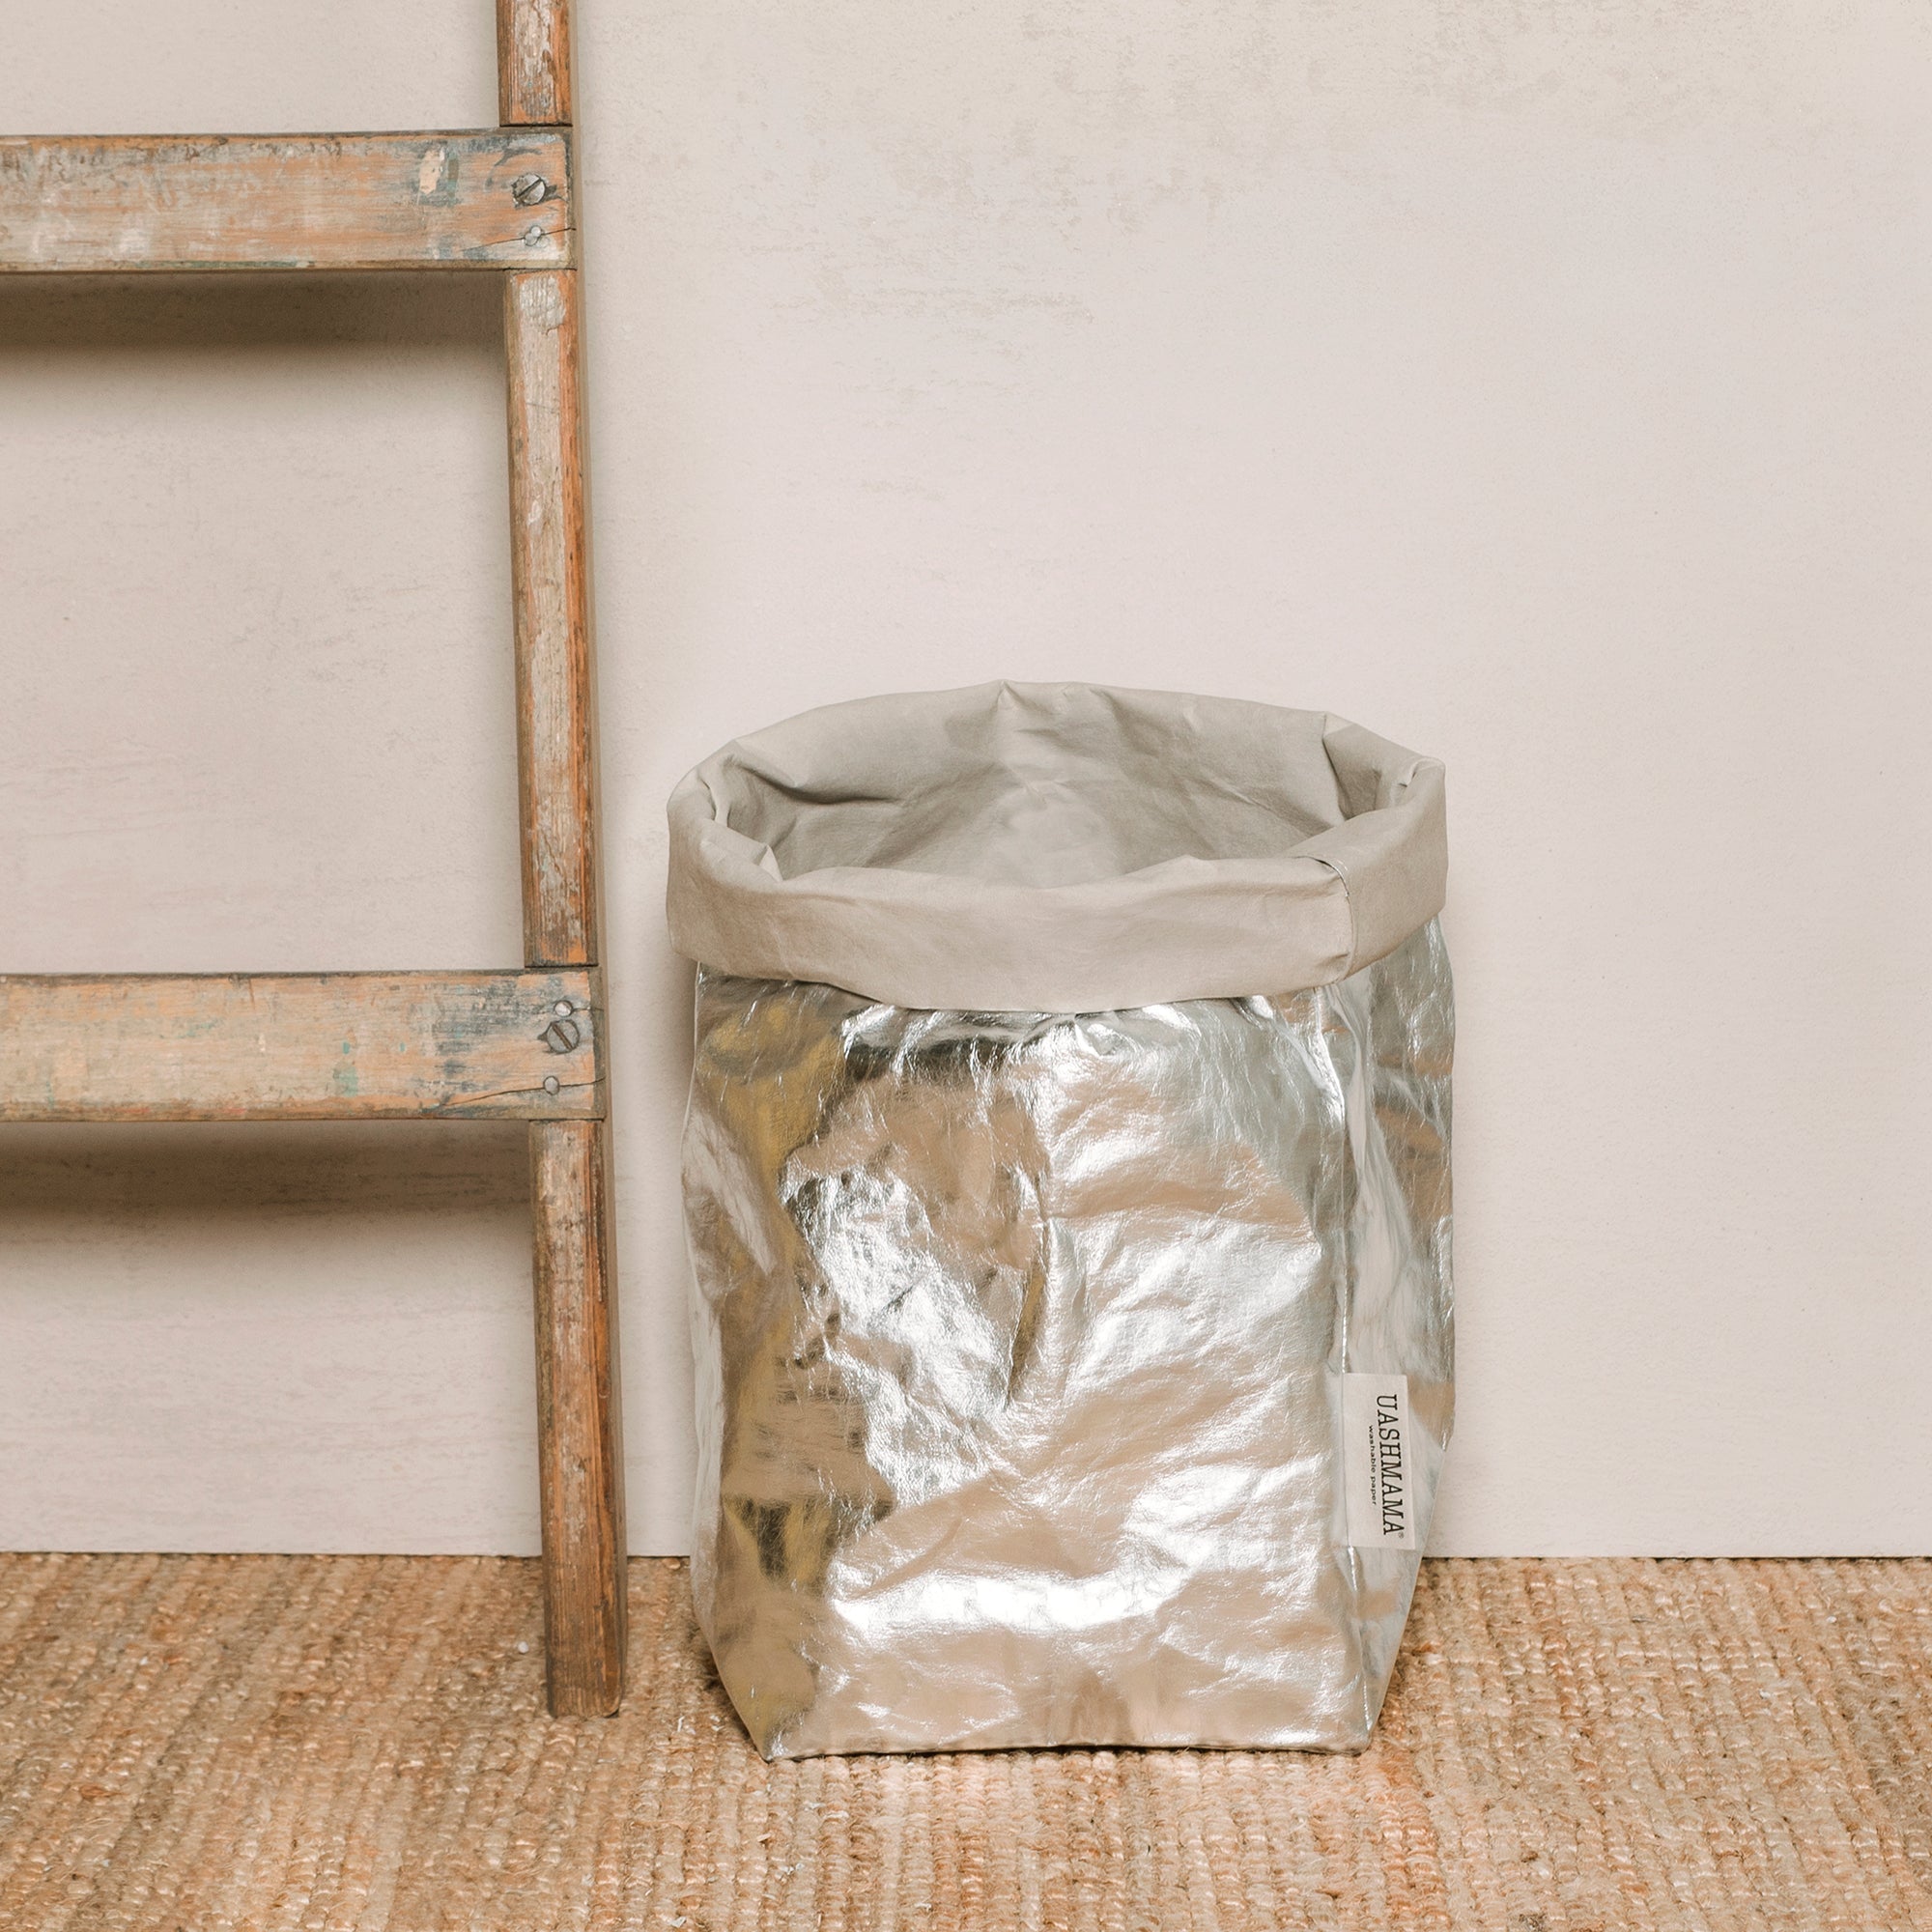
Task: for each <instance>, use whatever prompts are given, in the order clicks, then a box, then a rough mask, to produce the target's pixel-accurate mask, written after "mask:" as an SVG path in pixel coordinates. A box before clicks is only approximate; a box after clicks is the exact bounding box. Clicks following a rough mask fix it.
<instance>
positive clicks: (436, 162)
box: [0, 128, 573, 273]
mask: <svg viewBox="0 0 1932 1932" xmlns="http://www.w3.org/2000/svg"><path fill="white" fill-rule="evenodd" d="M532 180H534V181H537V182H540V183H542V184H543V185H544V188H543V193H542V194H541V195H540V196H538V197H536V198H534V199H533V198H532V197H531V193H530V190H529V188H528V186H527V184H528V183H529V182H531V181H532ZM569 183H570V143H569V135H568V132H567V131H566V130H564V129H560V128H529V129H527V130H523V129H518V128H500V129H499V128H490V129H486V130H482V131H478V132H469V133H450V134H441V133H434V134H315V135H293V134H292V135H218V134H211V135H196V136H188V137H163V136H146V135H138V136H116V137H112V138H108V137H100V136H95V135H66V136H58V137H51V136H48V137H43V136H28V137H24V138H12V139H4V140H0V271H9V270H11V271H14V272H29V273H31V272H36V271H38V272H43V273H49V272H59V273H71V272H74V271H78V270H88V271H92V270H114V271H125V270H136V269H141V270H183V269H327V270H343V269H506V268H511V269H550V268H560V267H562V266H564V265H566V264H568V263H569V262H570V260H571V259H572V240H573V238H572V234H571V201H570V194H569ZM519 184H525V185H524V186H522V187H521V189H520V187H519Z"/></svg>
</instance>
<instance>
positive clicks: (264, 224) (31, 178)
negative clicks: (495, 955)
mask: <svg viewBox="0 0 1932 1932" xmlns="http://www.w3.org/2000/svg"><path fill="white" fill-rule="evenodd" d="M497 69H498V77H499V89H500V112H501V115H502V121H503V125H502V126H501V127H500V128H491V129H487V130H482V131H469V132H460V133H442V134H334V135H291V136H262V137H253V136H250V137H237V136H224V135H210V136H207V137H205V138H203V137H192V138H184V137H168V138H152V139H150V138H145V137H136V138H115V139H105V138H93V137H89V136H70V137H62V138H57V139H41V138H29V139H5V140H0V271H4V270H15V271H19V270H24V271H29V272H32V271H40V272H43V273H72V272H75V271H84V270H98V271H103V272H112V273H119V272H123V271H126V270H164V271H169V272H175V271H179V270H201V269H213V270H239V269H268V270H326V271H327V272H330V273H334V272H339V271H342V270H384V269H391V270H393V269H436V270H472V271H474V270H489V271H494V272H497V273H499V274H501V275H502V277H503V297H504V300H503V318H504V324H503V326H504V334H505V347H506V349H507V351H508V361H509V417H510V530H511V554H512V559H513V582H514V586H515V606H516V608H515V627H516V687H517V707H518V710H517V725H518V731H517V746H518V777H519V789H520V793H521V806H522V821H523V890H524V959H525V967H524V970H523V971H522V972H516V971H510V972H452V973H326V974H315V975H301V974H280V973H277V974H239V975H233V976H222V975H194V976H187V977H167V976H160V975H142V974H132V975H121V976H115V977H107V978H101V977H95V976H84V977H83V976H67V975H62V976H48V975H13V976H0V1121H323V1120H334V1121H341V1120H359V1121H367V1120H448V1121H457V1120H481V1119H489V1120H503V1119H510V1120H523V1121H527V1122H529V1123H530V1178H531V1192H532V1196H533V1213H534V1221H535V1245H536V1254H535V1268H534V1274H535V1286H536V1319H537V1364H538V1368H537V1396H538V1418H539V1419H538V1441H539V1465H540V1476H541V1485H542V1496H543V1578H544V1620H545V1633H546V1640H547V1650H548V1657H549V1673H550V1702H551V1709H552V1710H553V1711H554V1712H555V1713H557V1715H559V1716H594V1715H599V1714H602V1713H606V1712H610V1711H613V1710H615V1709H616V1706H617V1702H618V1699H619V1697H620V1695H621V1694H622V1690H623V1669H624V1512H623V1475H622V1457H621V1452H620V1442H619V1423H618V1414H617V1401H616V1387H615V1345H614V1309H613V1305H612V1304H613V1293H614V1285H613V1282H612V1278H611V1260H610V1245H609V1236H608V1222H609V1205H608V1192H607V1182H606V1175H607V1173H608V1164H607V1158H606V1133H607V1130H608V1122H607V1111H606V1106H605V1039H604V996H603V990H602V985H601V981H600V978H599V975H598V970H597V958H598V951H597V919H598V909H597V890H596V851H595V843H594V787H593V782H592V773H591V762H590V753H591V682H590V638H589V605H588V584H587V582H586V577H585V554H584V541H585V539H584V504H583V459H582V440H581V435H580V428H579V408H580V385H579V372H578V287H577V267H576V260H577V258H576V242H575V222H574V218H573V207H574V203H573V183H572V179H571V131H570V111H571V109H570V40H569V19H568V0H497Z"/></svg>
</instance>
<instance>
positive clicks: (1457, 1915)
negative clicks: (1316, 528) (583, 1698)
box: [0, 1556, 1932, 1932]
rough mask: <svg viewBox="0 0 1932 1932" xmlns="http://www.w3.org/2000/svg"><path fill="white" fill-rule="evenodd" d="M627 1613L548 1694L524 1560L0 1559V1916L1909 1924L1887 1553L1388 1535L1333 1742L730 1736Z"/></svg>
mask: <svg viewBox="0 0 1932 1932" xmlns="http://www.w3.org/2000/svg"><path fill="white" fill-rule="evenodd" d="M632 1616H633V1624H634V1628H635V1632H636V1636H635V1639H634V1645H635V1647H634V1652H633V1660H632V1670H633V1677H632V1690H631V1694H630V1699H629V1702H628V1703H627V1705H626V1707H625V1710H624V1713H623V1715H622V1716H621V1717H620V1718H617V1719H610V1720H603V1721H598V1720H572V1721H562V1722H559V1721H554V1720H552V1719H548V1718H546V1717H544V1716H543V1715H541V1691H542V1656H541V1651H542V1645H541V1639H540V1629H539V1613H538V1605H537V1596H536V1576H535V1571H534V1566H533V1565H530V1564H528V1563H521V1562H509V1561H489V1560H455V1559H442V1558H366V1557H213V1556H192V1557H182V1556H7V1557H0V1925H4V1926H5V1927H7V1928H9V1932H14V1928H18V1932H83V1928H97V1927H117V1928H118V1927H138V1928H141V1932H150V1929H151V1928H152V1929H153V1932H203V1928H211V1932H212V1928H216V1927H246V1928H254V1927H277V1928H289V1932H296V1928H302V1932H335V1928H344V1929H345V1932H346V1928H351V1927H355V1928H358V1932H377V1928H396V1932H445V1929H446V1928H447V1929H448V1932H454V1928H463V1932H470V1928H475V1932H524V1928H549V1927H565V1926H568V1927H597V1928H603V1927H617V1926H650V1927H660V1926H662V1927H673V1928H681V1932H752V1928H759V1932H779V1928H783V1929H784V1932H790V1928H794V1927H811V1928H816V1927H839V1928H843V1927H851V1928H855V1932H856V1929H857V1928H874V1927H898V1926H905V1927H920V1928H931V1932H965V1928H979V1927H986V1928H994V1932H1005V1928H1008V1927H1056V1928H1057V1927H1081V1928H1093V1932H1174V1928H1182V1927H1188V1928H1192V1927H1201V1928H1213V1932H1244V1928H1250V1927H1254V1928H1261V1927H1268V1928H1273V1927H1294V1926H1348V1927H1402V1928H1407V1927H1457V1928H1462V1927H1470V1928H1483V1932H1489V1928H1494V1932H1585V1928H1589V1932H1622V1929H1623V1928H1626V1927H1651V1926H1659V1927H1663V1926H1668V1927H1679V1926H1681V1927H1687V1928H1688V1927H1696V1928H1705V1927H1712V1928H1729V1927H1739V1928H1745V1927H1750V1928H1757V1927H1766V1926H1777V1927H1783V1926H1805V1927H1813V1926H1815V1927H1821V1928H1823V1927H1859V1928H1864V1927H1872V1928H1879V1927H1884V1928H1888V1932H1889V1929H1890V1928H1901V1927H1918V1926H1928V1925H1932V1562H1842V1563H1839V1562H1833V1563H1823V1562H1806V1563H1704V1562H1698V1563H1684V1562H1673V1563H1652V1562H1587V1563H1585V1562H1571V1563H1531V1562H1432V1563H1430V1564H1427V1565H1426V1566H1425V1568H1424V1571H1423V1580H1422V1585H1421V1589H1420V1591H1419V1594H1418V1596H1417V1599H1416V1605H1415V1613H1414V1616H1413V1618H1412V1620H1411V1622H1410V1624H1409V1630H1408V1636H1407V1639H1406V1644H1405V1646H1404V1652H1403V1659H1402V1663H1401V1667H1400V1669H1399V1672H1398V1675H1397V1678H1396V1683H1395V1688H1394V1690H1393V1692H1392V1694H1391V1696H1390V1699H1389V1704H1388V1708H1387V1711H1386V1713H1385V1715H1384V1719H1383V1724H1382V1729H1381V1733H1380V1735H1379V1737H1378V1741H1377V1743H1376V1744H1375V1746H1374V1747H1372V1748H1371V1749H1370V1750H1369V1751H1368V1752H1367V1753H1366V1755H1364V1756H1362V1757H1359V1758H1321V1757H1305V1756H1296V1755H1290V1754H1282V1755H1251V1754H1245V1753H1243V1754H1217V1753H1208V1752H1192V1751H1169V1752H1145V1753H1141V1752H1132V1751H1054V1752H1009V1753H1003V1754H1000V1755H996V1756H983V1757H975V1756H959V1757H945V1758H853V1759H842V1760H841V1759H817V1760H812V1761H808V1762H804V1763H798V1764H789V1765H778V1766H770V1767H768V1766H766V1765H764V1764H762V1763H761V1762H760V1761H759V1760H758V1759H757V1758H756V1757H755V1756H754V1755H753V1752H752V1750H751V1749H750V1747H748V1746H747V1745H746V1743H745V1741H744V1737H743V1734H742V1732H741V1731H740V1730H739V1729H738V1726H737V1722H736V1719H734V1718H733V1717H732V1715H731V1712H730V1710H729V1708H728V1706H727V1705H726V1704H725V1701H724V1699H723V1698H722V1696H721V1695H720V1693H719V1691H718V1689H717V1687H716V1685H715V1683H714V1682H713V1681H712V1679H711V1677H710V1674H709V1672H708V1670H707V1668H706V1664H705V1659H704V1654H703V1649H702V1646H701V1645H700V1643H699V1642H698V1640H697V1637H696V1632H695V1630H694V1628H693V1624H692V1618H691V1611H690V1605H689V1600H688V1596H687V1591H686V1585H685V1576H684V1570H683V1567H682V1566H681V1565H679V1564H675V1563H660V1562H639V1563H637V1564H634V1565H633V1568H632Z"/></svg>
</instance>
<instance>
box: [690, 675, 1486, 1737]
mask: <svg viewBox="0 0 1932 1932" xmlns="http://www.w3.org/2000/svg"><path fill="white" fill-rule="evenodd" d="M670 816H671V876H670V895H669V905H670V919H671V931H672V937H673V940H674V942H675V943H676V944H677V946H678V948H679V950H680V951H682V952H685V953H686V954H687V955H689V956H691V957H694V958H696V960H697V961H698V962H699V964H700V968H701V970H700V972H699V975H698V981H697V1023H696V1061H695V1066H694V1071H693V1078H692V1092H691V1106H690V1113H689V1116H688V1119H687V1122H686V1130H685V1143H684V1188H685V1211H686V1223H687V1231H688V1235H689V1239H690V1248H691V1258H692V1265H693V1270H694V1275H695V1278H696V1297H695V1302H694V1334H695V1344H696V1358H697V1378H698V1401H697V1420H698V1429H699V1439H700V1466H699V1479H698V1494H697V1505H696V1541H695V1556H694V1565H693V1587H694V1591H695V1593H696V1602H697V1610H698V1616H699V1620H700V1622H701V1624H702V1626H703V1629H704V1632H705V1634H706V1636H707V1638H708V1640H709V1642H710V1645H711V1648H712V1652H713V1655H714V1657H715V1659H716V1661H717V1664H718V1669H719V1672H720V1675H721V1677H722V1679H723V1681H724V1683H725V1688H726V1690H728V1691H729V1693H730V1696H731V1698H732V1701H733V1702H734V1704H735V1705H736V1707H737V1709H738V1711H739V1714H740V1715H741V1717H742V1718H743V1719H744V1720H745V1723H746V1726H747V1728H748V1730H749V1731H750V1733H751V1736H752V1739H753V1743H754V1744H755V1745H756V1746H757V1747H758V1748H759V1749H760V1750H761V1751H762V1752H764V1754H765V1755H766V1756H768V1757H789V1756H804V1755H810V1754H814V1753H819V1752H826V1751H880V1750H956V1749H995V1748H1009V1747H1023V1746H1057V1745H1172V1746H1196V1747H1201V1746H1206V1747H1243V1748H1261V1747H1304V1748H1320V1749H1355V1748H1359V1747H1361V1746H1363V1745H1365V1744H1366V1743H1367V1742H1368V1739H1369V1737H1370V1735H1371V1732H1372V1730H1373V1728H1374V1725H1375V1721H1376V1718H1377V1715H1378V1711H1379V1709H1380V1706H1381V1701H1382V1696H1383V1692H1384V1690H1386V1687H1387V1684H1388V1678H1389V1673H1390V1669H1391V1667H1392V1665H1393V1662H1394V1658H1395V1652H1396V1647H1397V1645H1398V1643H1399V1641H1400V1638H1401V1634H1402V1627H1403V1622H1404V1619H1405V1617H1406V1613H1407V1608H1408V1603H1409V1598H1410V1594H1411V1592H1412V1590H1413V1588H1414V1583H1415V1575H1416V1566H1417V1563H1418V1561H1419V1553H1420V1550H1421V1548H1422V1545H1423V1543H1424V1541H1425V1539H1426V1536H1427V1531H1428V1525H1429V1519H1430V1512H1431V1505H1432V1502H1433V1498H1434V1492H1435V1481H1436V1476H1437V1472H1438V1469H1439V1466H1440V1463H1441V1458H1442V1453H1443V1450H1444V1448H1445V1447H1446V1444H1447V1441H1448V1437H1449V1432H1450V1426H1451V1419H1452V1407H1453V1393H1452V1362H1453V1351H1452V1319H1451V1310H1452V1293H1451V1285H1450V1258H1449V1230H1450V1190H1449V1068H1450V1058H1451V1051H1452V1046H1453V1036H1454V1013H1453V1000H1452V994H1451V985H1450V976H1449V964H1448V958H1447V954H1446V952H1445V951H1444V948H1443V944H1442V939H1441V935H1440V932H1439V930H1438V928H1437V925H1436V923H1435V914H1436V913H1437V911H1438V910H1439V908H1440V905H1441V902H1442V893H1443V878H1444V870H1445V856H1444V854H1445V844H1444V835H1443V809H1442V770H1441V767H1440V765H1439V764H1437V763H1435V761H1434V760H1431V759H1427V758H1420V757H1417V756H1416V755H1415V754H1413V753H1407V752H1404V751H1402V750H1401V749H1400V748H1398V747H1396V746H1394V745H1391V744H1389V743H1387V742H1386V741H1385V740H1382V739H1379V738H1377V737H1375V736H1374V735H1373V734H1371V733H1369V732H1366V731H1363V730H1361V729H1360V728H1359V727H1357V726H1354V725H1347V724H1345V723H1343V722H1342V721H1340V720H1338V719H1334V718H1331V717H1328V716H1325V715H1324V714H1321V713H1312V712H1300V711H1285V710H1280V709H1277V708H1275V707H1272V706H1267V705H1260V704H1247V703H1238V702H1235V701H1233V700H1227V699H1210V698H1202V697H1188V696H1178V695H1173V694H1165V693H1149V692H1129V691H1113V690H1106V689H1100V688H1095V687H1090V686H1083V685H1009V684H1002V685H989V686H982V687H979V688H976V689H973V690H968V691H959V692H942V693H931V694H920V695H912V696H897V697H886V698H876V699H868V700H865V701H863V702H860V703H856V704H845V705H837V706H831V707H827V708H826V709H824V710H820V711H815V712H810V713H807V714H806V715H805V716H804V717H802V718H798V719H794V720H792V721H791V722H790V723H788V724H785V725H778V726H775V727H773V728H772V729H770V730H766V731H762V732H758V733H756V734H754V735H753V736H750V737H747V738H745V739H741V740H739V741H737V742H736V743H734V744H732V745H730V746H727V747H726V748H725V750H724V751H722V752H720V753H717V754H716V755H715V756H714V757H712V758H711V759H709V760H707V761H706V762H705V763H704V764H703V765H700V766H699V767H698V768H697V770H696V771H695V772H694V773H692V774H691V776H690V777H688V778H687V779H686V780H685V781H683V783H681V784H680V785H679V787H678V789H677V791H676V793H675V794H674V795H673V798H672V801H671V807H670Z"/></svg>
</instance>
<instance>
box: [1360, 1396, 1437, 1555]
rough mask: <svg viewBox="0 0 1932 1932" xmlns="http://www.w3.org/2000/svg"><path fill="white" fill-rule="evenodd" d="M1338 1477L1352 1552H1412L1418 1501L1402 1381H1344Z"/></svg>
mask: <svg viewBox="0 0 1932 1932" xmlns="http://www.w3.org/2000/svg"><path fill="white" fill-rule="evenodd" d="M1342 1472H1343V1481H1344V1489H1345V1502H1346V1508H1347V1513H1348V1535H1349V1544H1350V1548H1355V1549H1413V1548H1415V1513H1416V1505H1417V1502H1418V1501H1419V1498H1418V1496H1417V1494H1416V1482H1415V1454H1414V1436H1413V1435H1412V1433H1411V1431H1410V1428H1409V1417H1408V1378H1407V1377H1406V1376H1373V1375H1361V1376H1358V1375H1345V1376H1344V1377H1343V1378H1342Z"/></svg>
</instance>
